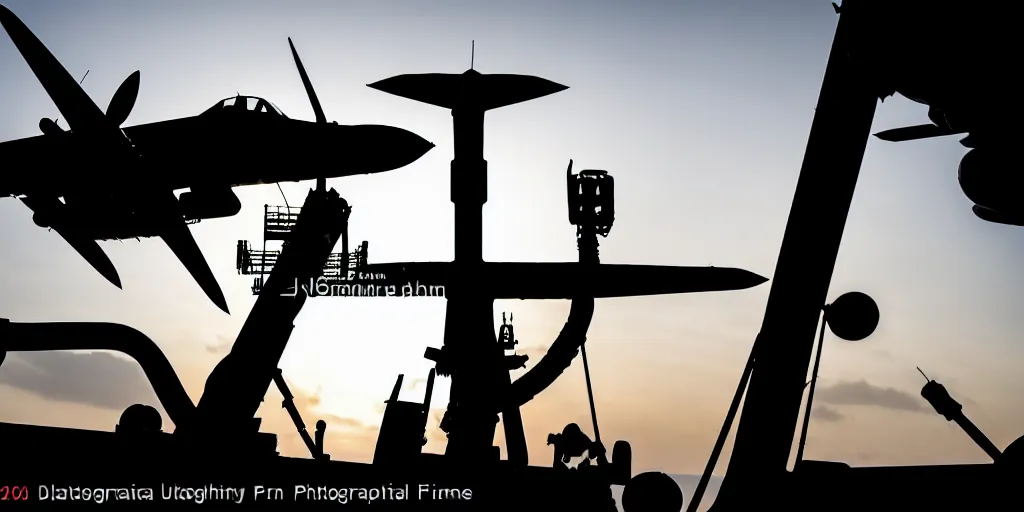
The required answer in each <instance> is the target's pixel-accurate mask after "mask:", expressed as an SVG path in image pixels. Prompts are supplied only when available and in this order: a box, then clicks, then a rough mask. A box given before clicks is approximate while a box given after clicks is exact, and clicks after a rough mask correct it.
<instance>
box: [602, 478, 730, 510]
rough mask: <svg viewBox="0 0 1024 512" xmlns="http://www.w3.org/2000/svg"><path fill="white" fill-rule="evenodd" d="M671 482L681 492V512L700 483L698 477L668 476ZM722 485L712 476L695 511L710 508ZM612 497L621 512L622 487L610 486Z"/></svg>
mask: <svg viewBox="0 0 1024 512" xmlns="http://www.w3.org/2000/svg"><path fill="white" fill-rule="evenodd" d="M669 476H671V477H672V479H673V480H675V481H676V483H677V484H679V487H680V488H681V489H682V490H683V510H686V507H689V506H690V498H691V497H692V496H693V490H694V489H696V488H697V482H699V481H700V475H669ZM721 485H722V477H720V476H713V477H711V481H710V482H708V487H707V489H705V490H704V497H703V498H701V500H700V507H698V508H697V510H699V511H701V512H703V511H706V510H707V509H709V508H711V504H713V503H714V502H715V498H716V497H717V496H718V488H719V487H721ZM612 496H614V497H615V504H616V506H617V507H618V508H619V512H622V503H621V501H622V499H621V498H622V486H621V485H613V486H612Z"/></svg>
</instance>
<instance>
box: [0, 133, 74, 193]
mask: <svg viewBox="0 0 1024 512" xmlns="http://www.w3.org/2000/svg"><path fill="white" fill-rule="evenodd" d="M60 146H61V144H60V141H59V140H56V139H54V138H52V137H47V136H45V135H38V136H35V137H29V138H26V139H17V140H10V141H7V142H0V162H2V164H0V165H2V166H3V167H4V168H5V169H8V171H7V172H5V173H4V179H3V180H0V197H7V196H16V195H22V194H27V193H29V192H30V191H35V190H37V189H38V188H39V187H38V185H39V184H45V185H46V186H45V188H46V190H47V191H48V192H49V191H52V189H53V186H54V185H55V184H59V182H60V181H62V180H60V178H59V177H58V178H57V179H56V180H55V179H54V178H55V177H54V176H53V175H50V173H51V172H63V171H61V170H62V169H69V168H68V167H65V166H64V164H65V152H64V151H62V150H61V149H62V148H60ZM43 162H45V163H46V167H47V170H46V173H47V174H48V176H46V181H45V182H43V183H39V182H38V179H39V177H40V176H39V174H38V173H31V172H24V171H26V170H29V169H26V168H21V169H18V172H14V171H13V169H15V167H14V166H24V167H38V166H39V165H40V163H43ZM57 195H61V194H60V193H59V192H58V193H57Z"/></svg>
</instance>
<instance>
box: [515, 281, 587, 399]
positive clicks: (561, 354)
mask: <svg viewBox="0 0 1024 512" xmlns="http://www.w3.org/2000/svg"><path fill="white" fill-rule="evenodd" d="M593 318H594V298H593V297H589V298H587V297H584V298H579V299H573V301H572V306H570V308H569V318H568V319H566V321H565V325H564V326H562V330H561V332H559V333H558V337H557V338H555V341H554V342H552V343H551V347H550V348H548V351H547V353H546V354H544V357H542V358H541V359H540V361H537V364H535V365H534V366H533V368H530V369H529V370H527V371H526V373H524V374H523V375H522V376H520V377H519V378H518V379H516V380H515V382H513V383H512V389H511V392H510V393H509V400H510V402H511V406H513V407H522V406H523V405H524V404H525V403H526V402H529V401H530V400H533V398H534V397H535V396H537V395H538V394H540V392H541V391H544V390H545V389H547V388H548V386H550V385H551V384H553V383H554V382H555V379H557V378H558V377H559V376H560V375H562V373H564V372H565V370H566V369H567V368H569V365H571V364H572V360H573V359H575V358H576V355H577V354H579V353H580V347H581V346H583V343H585V342H586V341H587V331H588V330H589V329H590V321H591V320H592V319H593Z"/></svg>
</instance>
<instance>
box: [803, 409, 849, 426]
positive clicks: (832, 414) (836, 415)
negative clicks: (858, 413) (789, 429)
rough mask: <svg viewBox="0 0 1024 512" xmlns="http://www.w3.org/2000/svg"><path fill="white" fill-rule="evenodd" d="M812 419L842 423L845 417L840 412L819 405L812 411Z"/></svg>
mask: <svg viewBox="0 0 1024 512" xmlns="http://www.w3.org/2000/svg"><path fill="white" fill-rule="evenodd" d="M811 418H813V419H816V420H820V421H827V422H829V423H832V422H836V421H842V420H843V418H845V416H843V415H842V413H840V412H839V411H837V410H835V409H831V408H828V407H825V406H824V405H819V406H816V407H814V408H813V409H811Z"/></svg>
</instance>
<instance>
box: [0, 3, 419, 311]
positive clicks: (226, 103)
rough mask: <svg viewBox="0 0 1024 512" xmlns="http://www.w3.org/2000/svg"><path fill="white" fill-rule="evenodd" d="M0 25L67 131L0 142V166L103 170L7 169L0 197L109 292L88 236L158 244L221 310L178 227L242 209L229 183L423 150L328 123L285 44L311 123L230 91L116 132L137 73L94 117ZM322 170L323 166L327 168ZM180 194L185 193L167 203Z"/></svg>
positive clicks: (13, 25) (215, 288)
mask: <svg viewBox="0 0 1024 512" xmlns="http://www.w3.org/2000/svg"><path fill="white" fill-rule="evenodd" d="M0 23H2V24H3V26H4V29H6V30H7V33H8V35H9V36H10V37H11V40H12V41H13V42H14V44H15V45H16V46H17V47H18V50H19V51H20V52H21V54H22V56H23V57H24V58H25V61H26V62H27V63H28V65H29V67H30V68H31V69H32V71H33V73H35V75H36V77H37V78H38V79H39V82H40V83H41V84H42V85H43V88H45V89H46V92H47V94H49V95H50V97H51V98H52V99H53V101H54V103H55V104H56V105H57V108H58V109H59V111H60V113H61V115H63V116H64V118H65V119H66V120H67V123H68V125H69V128H70V130H68V131H65V130H64V129H62V128H61V127H59V126H58V125H57V122H56V121H54V120H51V119H48V118H43V119H41V120H40V121H39V129H40V130H41V131H42V132H43V135H40V136H35V137H30V138H26V139H20V140H13V141H8V142H3V143H0V158H3V159H4V160H5V161H31V160H32V159H37V158H39V156H40V155H47V157H48V159H49V160H48V163H50V164H51V165H53V167H54V168H60V167H71V166H72V165H79V164H80V162H81V161H82V159H83V157H84V159H86V160H92V161H94V162H97V163H99V164H100V165H99V166H95V167H98V168H99V169H102V170H97V171H96V172H90V173H68V174H64V175H60V176H59V177H58V178H56V179H55V177H54V176H53V175H52V174H48V173H10V174H7V175H5V176H4V178H3V179H2V180H0V196H18V197H20V199H21V201H22V202H23V203H24V204H25V205H26V206H28V207H29V208H30V209H31V210H32V211H33V212H34V215H33V221H34V222H35V223H36V225H38V226H40V227H46V228H50V229H53V230H54V231H56V232H57V233H58V234H59V235H61V237H63V238H64V239H65V240H66V241H67V242H68V243H69V244H70V245H71V246H72V247H73V248H74V249H75V250H76V251H77V252H78V253H79V254H80V255H81V256H82V257H83V258H85V260H86V261H88V262H89V264H90V265H92V266H93V267H94V268H95V269H96V270H97V271H99V272H100V274H102V275H103V277H105V278H106V279H107V280H108V281H110V282H111V283H113V284H114V285H115V286H117V287H118V288H121V280H120V278H119V276H118V274H117V270H115V268H114V265H113V263H111V261H110V259H109V258H108V257H107V255H106V254H105V253H104V252H103V250H102V249H101V248H100V246H99V244H98V243H97V240H122V239H127V238H142V237H154V236H159V237H160V238H162V239H163V240H164V242H165V243H166V244H167V246H168V247H170V249H171V250H172V251H173V252H174V254H175V255H176V256H177V257H178V259H179V260H180V261H181V262H182V264H183V265H184V266H185V267H186V268H187V269H188V271H189V273H190V274H191V275H192V276H193V278H195V280H196V281H197V282H198V283H199V286H200V287H201V288H202V289H203V291H204V292H205V293H206V295H207V296H208V297H210V299H211V300H212V301H213V302H214V303H215V304H216V305H217V306H218V307H219V308H220V309H222V310H223V311H224V312H228V307H227V303H226V301H225V300H224V294H223V292H221V289H220V286H219V285H218V283H217V281H216V278H214V276H213V272H212V271H211V270H210V267H209V264H208V263H207V262H206V259H205V258H204V257H203V254H202V251H201V250H200V249H199V246H198V244H196V241H195V239H194V238H193V237H192V233H191V232H190V230H189V228H188V224H190V223H195V222H198V221H200V220H202V219H210V218H220V217H230V216H232V215H235V214H237V213H238V211H239V210H240V209H241V203H240V202H239V200H238V197H237V196H235V194H234V192H233V191H232V190H231V188H232V187H235V186H241V185H255V184H263V183H276V182H280V181H302V180H308V179H322V178H333V177H340V176H349V175H355V174H370V173H377V172H383V171H389V170H392V169H397V168H400V167H404V166H406V165H408V164H410V163H412V162H414V161H416V160H417V159H418V158H419V157H421V156H423V154H425V153H426V152H427V151H429V150H430V149H431V148H433V144H431V143H430V142H428V141H426V140H424V139H423V138H421V137H420V136H418V135H416V134H414V133H412V132H409V131H406V130H403V129H401V128H395V127H390V126H376V125H363V126H343V125H338V124H337V123H328V122H327V119H326V116H325V115H324V112H323V109H322V108H321V106H320V102H319V100H318V98H317V96H316V93H315V92H314V90H313V87H312V85H311V83H310V81H309V77H308V76H307V74H306V70H305V68H304V67H303V66H302V62H301V61H300V59H299V56H298V53H297V52H296V51H295V46H294V45H293V44H292V42H291V39H289V40H288V43H289V45H290V46H291V50H292V56H293V57H294V59H295V64H296V66H297V68H298V70H299V74H300V76H301V78H302V83H303V85H304V87H305V89H306V93H307V95H308V96H309V99H310V103H311V104H312V107H313V111H314V113H315V115H316V122H315V123H311V122H308V121H300V120H294V119H289V118H288V117H286V116H285V115H284V114H283V113H282V112H281V111H280V110H279V109H278V108H277V107H276V106H274V105H273V104H272V103H270V102H269V101H267V100H265V99H262V98H255V97H250V96H241V95H238V96H236V97H234V98H228V99H226V100H223V101H221V102H218V103H217V104H216V105H214V106H213V107H212V108H210V109H209V110H207V111H205V112H203V113H202V114H199V115H198V116H193V117H186V118H181V119H173V120H169V121H161V122H156V123H149V124H143V125H138V126H133V127H127V128H124V129H121V128H119V127H120V126H121V124H122V123H124V121H125V120H126V119H127V118H128V115H129V114H130V113H131V111H132V108H133V107H134V105H135V100H136V98H137V97H138V92H139V78H140V73H139V72H138V71H136V72H134V73H132V74H131V75H129V77H128V78H127V79H126V80H125V81H124V82H123V83H122V84H121V86H120V87H119V88H118V89H117V92H115V93H114V96H113V98H112V99H111V101H110V104H109V105H108V106H107V111H106V113H104V112H103V111H102V110H100V108H99V107H98V106H97V105H96V104H95V103H94V102H93V101H92V100H91V99H90V98H89V96H88V95H87V94H86V93H85V91H84V90H83V89H82V87H81V86H80V85H79V83H78V82H77V81H76V80H75V79H74V78H72V76H71V75H70V74H69V73H68V71H67V70H66V69H65V68H64V66H63V65H61V63H60V62H59V61H58V60H57V58H56V57H54V55H53V54H52V53H51V52H50V51H49V50H48V49H47V48H46V46H45V45H43V43H42V42H41V41H40V40H39V39H38V38H37V37H36V36H35V35H34V34H33V33H32V32H31V30H29V28H28V27H27V26H25V24H24V23H23V22H22V21H21V20H20V19H18V17H17V16H16V15H15V14H14V13H12V12H11V11H10V10H9V9H7V8H6V7H4V6H0ZM225 148H226V150H225ZM274 148H287V149H280V150H275V149H274ZM339 155H344V159H343V160H341V159H339ZM54 158H56V159H57V161H56V162H55V161H54ZM71 159H74V162H72V161H71ZM323 162H332V163H333V165H331V166H330V167H332V168H325V166H324V164H323ZM95 167H94V168H95ZM140 169H145V171H144V172H138V170H140ZM126 170H127V171H129V172H132V171H136V172H134V173H133V174H132V176H133V179H131V180H125V179H122V178H121V177H120V176H121V175H122V174H124V173H123V171H126ZM214 171H215V172H214ZM183 188H189V189H190V190H189V191H188V192H184V193H182V194H181V196H180V197H175V195H174V191H175V190H178V189H183ZM61 199H63V201H62V200H61Z"/></svg>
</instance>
